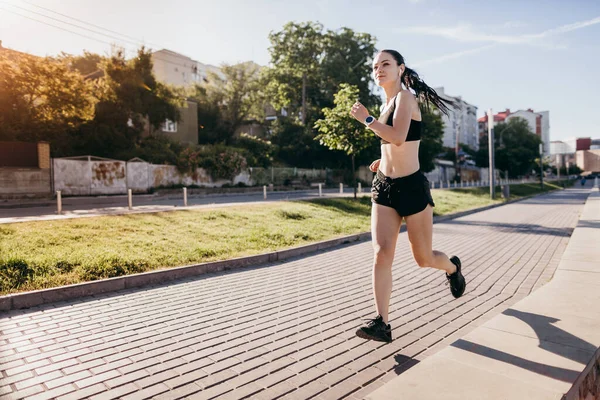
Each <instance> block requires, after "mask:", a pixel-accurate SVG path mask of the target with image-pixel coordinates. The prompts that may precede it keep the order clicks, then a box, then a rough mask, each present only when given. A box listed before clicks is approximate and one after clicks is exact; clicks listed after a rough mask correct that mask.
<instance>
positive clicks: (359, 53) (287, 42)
mask: <svg viewBox="0 0 600 400" xmlns="http://www.w3.org/2000/svg"><path fill="white" fill-rule="evenodd" d="M269 40H270V41H271V47H270V48H269V52H270V54H271V63H270V68H266V69H265V70H264V72H263V81H264V86H265V90H266V93H267V94H268V98H269V101H270V102H271V103H272V104H273V106H274V107H275V109H281V108H285V109H286V110H287V111H288V114H289V115H290V116H299V120H300V122H301V124H303V125H307V126H313V125H314V121H316V120H317V119H319V118H321V117H322V109H323V108H325V107H333V105H334V104H333V95H334V94H335V93H336V92H337V91H338V89H339V85H340V84H341V83H349V84H352V85H356V86H357V87H358V88H359V91H360V96H361V99H363V103H364V104H365V105H367V106H372V105H374V104H375V103H376V101H377V99H376V97H375V96H373V94H372V93H371V91H370V88H369V84H370V82H371V81H372V80H371V75H372V73H371V60H372V58H373V55H374V53H375V51H376V50H375V38H374V37H373V36H371V35H369V34H366V33H356V32H354V31H353V30H351V29H349V28H342V29H340V30H338V31H324V29H323V25H321V24H320V23H316V22H304V23H294V22H290V23H288V24H286V25H285V26H284V27H283V29H282V30H281V31H279V32H274V33H271V34H270V35H269Z"/></svg>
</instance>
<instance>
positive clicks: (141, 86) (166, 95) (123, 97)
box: [72, 47, 182, 157]
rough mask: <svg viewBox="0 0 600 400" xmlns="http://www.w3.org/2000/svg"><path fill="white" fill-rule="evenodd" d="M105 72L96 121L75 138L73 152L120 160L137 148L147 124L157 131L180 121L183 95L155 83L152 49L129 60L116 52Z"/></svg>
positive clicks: (108, 62)
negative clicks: (167, 122) (179, 108)
mask: <svg viewBox="0 0 600 400" xmlns="http://www.w3.org/2000/svg"><path fill="white" fill-rule="evenodd" d="M102 69H103V72H104V73H103V77H101V78H100V79H99V80H98V81H96V85H97V90H96V95H97V96H98V102H97V104H96V108H95V114H94V119H93V120H92V121H89V122H88V123H86V124H85V125H84V126H82V127H81V129H80V130H79V131H78V132H76V134H75V135H73V142H74V149H73V150H72V151H73V152H74V153H77V154H82V153H83V154H94V155H98V156H103V157H120V156H122V155H123V154H129V153H130V151H131V150H132V149H133V148H135V146H136V144H137V142H138V141H139V140H140V138H141V134H142V132H143V131H144V129H145V126H146V123H148V124H149V125H150V126H152V127H153V128H155V129H156V128H158V127H159V126H160V125H161V124H163V123H164V122H165V120H167V119H168V120H171V121H178V120H179V117H180V115H179V110H178V107H180V106H181V105H182V95H181V93H178V92H177V91H176V90H175V89H173V88H170V87H168V86H166V85H164V84H162V83H160V82H158V81H157V80H156V78H155V77H154V74H153V72H152V54H151V52H150V51H149V50H146V49H145V48H143V47H142V48H141V49H139V50H138V53H137V56H136V57H135V58H133V59H130V60H127V59H126V58H125V55H124V53H123V52H121V51H117V52H116V53H115V54H114V55H113V56H111V57H110V58H109V59H107V60H106V61H105V62H104V63H103V65H102Z"/></svg>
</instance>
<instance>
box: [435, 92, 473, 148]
mask: <svg viewBox="0 0 600 400" xmlns="http://www.w3.org/2000/svg"><path fill="white" fill-rule="evenodd" d="M435 91H436V92H437V94H438V95H439V96H440V97H441V98H443V99H446V100H450V101H452V102H454V104H455V107H454V108H450V112H449V115H446V114H442V121H443V122H444V137H443V144H444V147H451V148H456V144H457V143H456V142H457V138H458V142H459V143H463V144H466V145H468V146H469V147H471V148H472V149H475V150H479V132H478V126H477V107H476V106H474V105H472V104H469V103H467V102H466V101H464V100H463V99H462V98H461V96H450V95H448V94H446V93H445V91H444V88H443V87H439V88H435Z"/></svg>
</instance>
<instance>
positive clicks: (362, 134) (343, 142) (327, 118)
mask: <svg viewBox="0 0 600 400" xmlns="http://www.w3.org/2000/svg"><path fill="white" fill-rule="evenodd" d="M358 96H359V90H358V87H357V86H354V85H349V84H346V83H343V84H341V85H340V90H339V91H338V92H337V93H336V94H335V95H334V101H333V102H334V104H335V107H334V108H333V109H332V108H324V109H323V114H324V119H320V120H318V121H316V122H315V128H317V129H318V131H319V132H320V134H319V135H317V136H316V137H315V140H318V141H319V143H321V144H322V145H324V146H327V147H328V148H329V149H331V150H341V151H344V152H345V153H346V154H347V155H349V156H350V157H351V159H352V177H353V180H354V197H355V198H356V168H355V163H354V161H355V157H356V155H357V154H359V153H360V152H361V151H363V150H365V149H367V148H368V147H370V146H372V145H373V143H374V142H375V136H374V135H373V133H372V132H371V131H370V130H368V129H367V128H366V127H365V126H364V125H362V124H361V123H360V122H358V121H357V120H356V119H355V118H354V117H352V116H351V115H350V112H349V110H350V109H351V108H352V105H353V104H354V103H355V102H356V100H357V99H358Z"/></svg>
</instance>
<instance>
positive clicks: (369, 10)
mask: <svg viewBox="0 0 600 400" xmlns="http://www.w3.org/2000/svg"><path fill="white" fill-rule="evenodd" d="M40 6H41V7H44V8H40ZM52 11H54V12H56V13H60V14H63V15H62V16H61V15H59V14H56V13H53V12H52ZM36 13H37V14H36ZM17 14H20V15H17ZM67 16H68V17H73V18H76V19H78V20H80V21H76V20H73V19H69V18H67ZM49 17H51V18H55V19H50V18H49ZM32 19H35V20H37V21H34V20H32ZM61 20H62V21H67V22H69V23H71V24H74V25H78V26H83V27H86V28H87V29H89V30H92V31H95V32H102V33H104V34H105V35H108V36H103V35H100V34H98V33H94V32H90V31H86V30H83V29H81V28H79V27H77V26H73V25H67V24H65V23H62V22H60V21H61ZM40 21H43V22H45V23H46V24H51V25H56V26H60V27H61V28H62V30H61V29H58V28H56V27H51V26H48V25H46V24H44V23H42V22H40ZM82 21H83V22H82ZM288 21H296V22H304V21H319V22H321V23H322V24H323V25H324V26H325V28H327V29H332V30H335V29H339V28H340V27H343V26H346V27H349V28H351V29H354V30H355V31H358V32H367V33H370V34H372V35H374V36H375V37H376V38H377V47H378V48H380V49H383V48H392V49H396V50H398V51H400V53H402V55H403V56H404V57H405V59H406V62H407V65H408V66H409V67H413V68H414V69H416V70H417V72H419V73H420V74H421V76H422V77H423V78H424V80H425V81H426V82H427V83H428V84H429V85H430V86H434V87H436V86H444V87H445V90H446V93H448V94H450V95H453V96H462V97H463V99H464V100H465V101H467V102H469V103H471V104H474V105H475V106H477V107H478V108H479V110H478V115H479V116H481V115H483V114H484V113H485V111H486V110H487V109H488V108H492V109H493V110H494V112H498V111H503V110H504V109H506V108H510V109H511V110H512V111H516V110H518V109H527V108H532V109H534V110H536V111H545V110H549V111H550V139H551V140H561V139H566V138H569V137H575V136H577V137H588V136H591V137H592V138H600V123H599V120H598V117H597V114H598V109H597V108H598V104H599V101H598V95H599V94H600V78H599V72H598V71H600V1H597V0H569V1H566V0H561V1H558V0H544V1H542V0H539V1H529V0H528V1H525V0H504V1H487V0H463V1H460V2H459V1H451V0H396V1H391V0H380V1H377V2H371V1H365V0H363V1H357V0H345V1H342V0H301V1H291V0H252V1H248V0H219V1H214V0H213V1H206V0H196V1H183V0H171V1H169V2H158V1H156V0H144V1H142V0H125V1H124V0H119V1H117V0H103V1H97V0H94V1H90V0H0V40H2V41H3V46H4V47H9V48H12V49H15V50H19V51H23V52H29V53H33V54H37V55H56V54H58V53H60V52H61V51H64V52H68V53H72V54H81V53H82V52H83V50H84V49H86V50H89V51H93V52H97V53H101V54H108V53H109V52H110V43H115V42H116V43H119V44H121V45H124V46H125V47H127V48H130V49H134V48H136V45H139V44H141V43H145V44H147V45H148V46H149V47H151V48H153V49H156V50H158V49H160V48H167V49H169V50H173V51H176V52H179V53H182V54H185V55H187V56H190V57H192V58H193V59H195V60H198V61H200V62H203V63H206V64H213V65H220V64H221V63H223V62H226V63H235V62H238V61H248V60H253V61H255V62H257V63H259V64H261V65H266V64H268V62H269V53H268V47H269V41H268V34H269V32H271V31H278V30H280V29H281V28H282V26H283V25H284V24H285V23H286V22H288ZM94 25H95V26H94ZM65 29H66V30H70V31H72V32H77V33H78V34H80V35H84V36H87V37H82V36H78V35H77V34H75V33H71V32H66V31H65ZM106 29H108V30H110V31H112V32H110V31H107V30H106Z"/></svg>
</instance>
